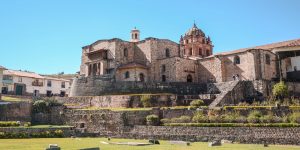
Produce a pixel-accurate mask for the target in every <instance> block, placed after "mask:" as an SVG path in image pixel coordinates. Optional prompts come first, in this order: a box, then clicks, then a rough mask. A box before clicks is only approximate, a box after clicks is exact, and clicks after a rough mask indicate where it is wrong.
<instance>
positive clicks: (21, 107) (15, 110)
mask: <svg viewBox="0 0 300 150" xmlns="http://www.w3.org/2000/svg"><path fill="white" fill-rule="evenodd" d="M31 108H32V103H29V102H19V103H8V104H0V114H1V115H0V121H25V122H30V121H31Z"/></svg>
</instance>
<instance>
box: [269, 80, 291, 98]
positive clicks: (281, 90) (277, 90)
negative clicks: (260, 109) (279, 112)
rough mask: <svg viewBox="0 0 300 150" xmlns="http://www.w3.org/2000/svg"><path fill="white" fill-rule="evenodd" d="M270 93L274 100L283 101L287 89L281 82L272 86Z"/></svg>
mask: <svg viewBox="0 0 300 150" xmlns="http://www.w3.org/2000/svg"><path fill="white" fill-rule="evenodd" d="M272 92H273V95H274V96H275V97H276V98H279V99H280V100H283V98H284V97H285V96H287V95H288V87H287V85H286V84H285V83H284V82H283V81H280V82H279V83H276V84H275V85H274V86H273V90H272Z"/></svg>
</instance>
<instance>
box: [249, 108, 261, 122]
mask: <svg viewBox="0 0 300 150" xmlns="http://www.w3.org/2000/svg"><path fill="white" fill-rule="evenodd" d="M261 116H262V114H261V112H260V111H256V110H254V111H252V112H250V113H249V115H248V117H247V121H248V122H249V123H259V122H260V117H261Z"/></svg>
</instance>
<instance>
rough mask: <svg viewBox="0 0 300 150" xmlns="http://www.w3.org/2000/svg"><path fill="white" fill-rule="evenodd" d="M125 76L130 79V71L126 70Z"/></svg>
mask: <svg viewBox="0 0 300 150" xmlns="http://www.w3.org/2000/svg"><path fill="white" fill-rule="evenodd" d="M124 78H125V79H128V78H130V74H129V71H126V72H125V74H124Z"/></svg>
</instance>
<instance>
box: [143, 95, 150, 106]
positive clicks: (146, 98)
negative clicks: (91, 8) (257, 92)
mask: <svg viewBox="0 0 300 150" xmlns="http://www.w3.org/2000/svg"><path fill="white" fill-rule="evenodd" d="M141 102H142V104H143V106H144V107H151V105H152V104H151V97H150V95H142V96H141Z"/></svg>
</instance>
